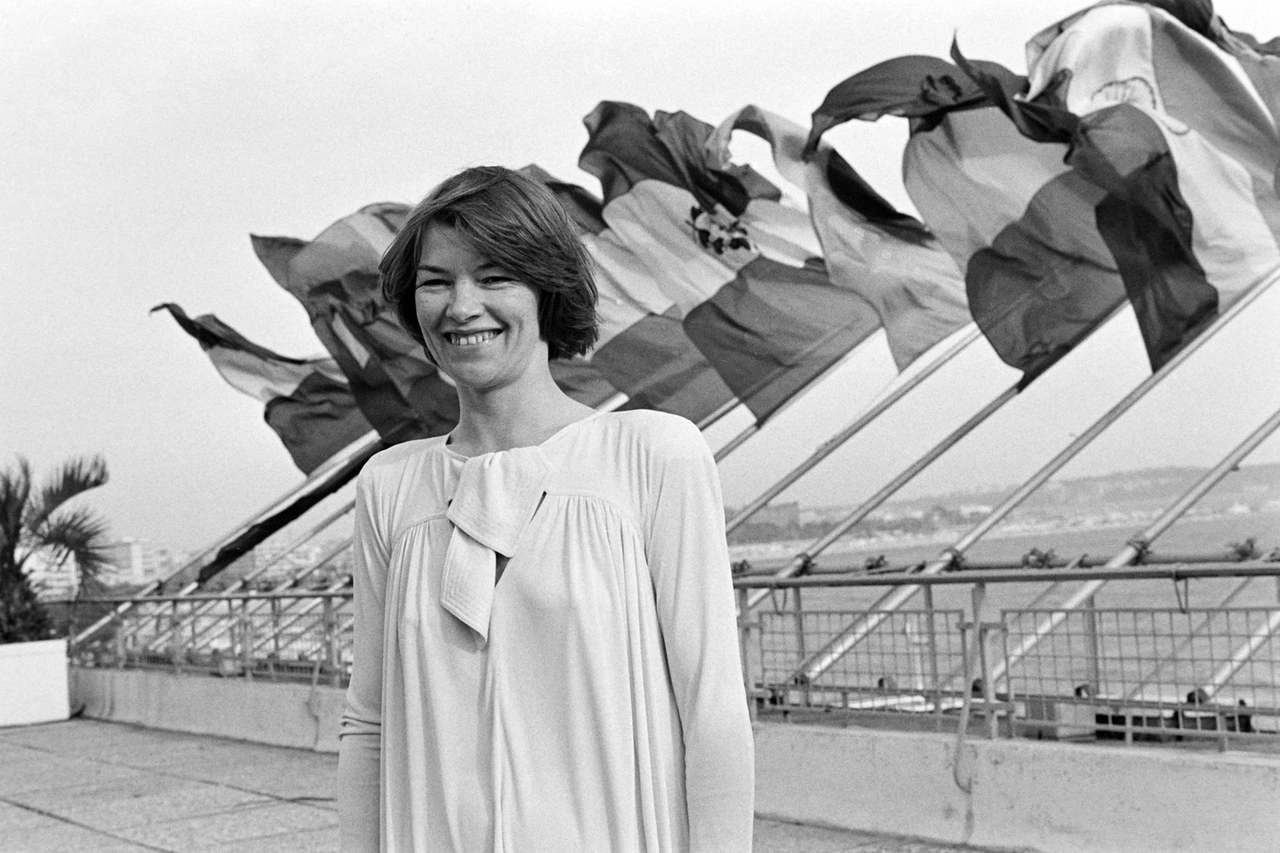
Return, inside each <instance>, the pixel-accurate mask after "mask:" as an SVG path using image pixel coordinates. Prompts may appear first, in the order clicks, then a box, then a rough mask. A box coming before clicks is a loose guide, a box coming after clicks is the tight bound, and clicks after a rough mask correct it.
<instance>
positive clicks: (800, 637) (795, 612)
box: [784, 586, 813, 707]
mask: <svg viewBox="0 0 1280 853" xmlns="http://www.w3.org/2000/svg"><path fill="white" fill-rule="evenodd" d="M788 592H792V593H795V598H794V599H793V601H794V603H793V604H792V606H791V614H792V618H793V619H794V620H795V630H796V651H797V653H798V655H799V657H798V659H799V660H801V661H804V660H808V659H809V653H808V651H806V644H805V641H804V606H803V604H802V603H801V599H800V587H798V586H797V587H793V588H791V589H790V590H788ZM784 594H785V593H784ZM803 695H804V704H805V707H809V706H810V705H812V704H813V692H812V689H811V688H810V685H809V682H807V681H806V682H805V684H804V693H803Z"/></svg>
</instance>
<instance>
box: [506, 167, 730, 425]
mask: <svg viewBox="0 0 1280 853" xmlns="http://www.w3.org/2000/svg"><path fill="white" fill-rule="evenodd" d="M520 171H521V172H522V173H523V174H525V175H526V176H527V177H530V178H533V179H534V180H536V181H539V182H540V183H542V184H543V185H544V186H546V187H547V188H548V189H550V190H551V192H552V193H553V194H554V195H555V196H556V198H557V199H558V200H559V202H560V204H561V206H562V207H564V209H565V211H566V212H567V213H568V214H569V218H570V219H571V220H572V221H573V223H574V225H575V227H576V229H577V232H578V236H579V238H580V239H581V240H582V241H583V244H584V245H585V246H586V248H587V251H588V253H589V254H590V255H591V258H592V261H593V263H594V267H595V278H596V288H597V291H598V294H599V299H598V301H597V303H596V314H597V316H598V318H599V322H600V326H599V333H600V336H599V338H598V339H597V341H596V345H595V347H594V348H593V349H592V351H591V353H590V354H589V356H588V359H589V364H590V365H591V368H592V371H593V375H594V377H596V378H598V379H599V381H602V382H605V383H607V384H608V385H609V387H611V388H613V389H614V391H615V393H622V394H625V395H627V397H628V400H627V403H626V407H627V408H642V409H659V410H662V411H667V412H673V413H675V414H679V415H683V416H684V417H686V418H689V419H690V420H692V421H694V422H695V423H698V422H700V421H702V420H703V419H705V418H707V417H709V416H710V415H712V414H713V413H714V412H716V411H717V410H718V409H720V408H721V407H722V406H723V405H725V404H726V403H731V402H732V401H733V400H734V399H735V396H734V393H733V391H732V390H731V389H730V388H729V386H728V385H726V384H725V382H724V380H723V379H722V378H721V376H720V374H719V373H717V372H716V369H715V367H714V366H712V364H711V363H710V362H709V361H707V359H706V358H705V357H704V356H703V354H702V353H701V352H700V351H699V350H698V348H697V347H696V346H695V345H694V343H693V341H692V340H691V339H690V338H689V336H688V335H687V334H686V333H685V330H684V325H683V322H682V319H683V318H682V315H681V313H680V312H679V310H678V309H677V308H676V307H675V306H674V304H673V303H672V302H671V301H670V300H669V299H667V298H666V297H665V296H664V295H663V294H662V292H661V291H660V289H659V286H658V283H657V282H655V281H653V280H652V278H651V277H650V276H649V275H648V274H647V272H646V271H645V268H644V265H643V263H642V262H641V261H639V260H637V259H636V258H635V257H634V255H633V253H632V252H631V251H630V249H629V248H628V247H626V246H625V245H624V244H623V243H622V242H621V241H620V240H618V239H616V236H615V235H613V234H612V233H611V232H609V225H608V223H606V222H605V220H604V205H603V203H602V202H601V201H600V199H599V198H597V197H596V196H594V195H593V194H592V193H591V192H589V191H588V190H586V189H584V188H583V187H581V186H578V185H577V184H573V183H569V182H566V181H561V180H559V179H557V178H555V177H553V176H552V175H551V174H550V173H548V172H547V171H545V170H544V169H542V168H541V167H539V166H536V165H529V166H526V167H524V168H523V169H521V170H520ZM555 364H556V363H555V362H552V365H553V368H554V365H555ZM562 387H563V386H562Z"/></svg>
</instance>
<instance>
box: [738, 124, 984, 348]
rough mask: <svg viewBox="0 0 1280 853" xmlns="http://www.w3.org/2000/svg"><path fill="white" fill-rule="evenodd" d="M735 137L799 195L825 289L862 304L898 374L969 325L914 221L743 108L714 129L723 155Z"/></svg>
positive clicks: (936, 249) (943, 264) (944, 264)
mask: <svg viewBox="0 0 1280 853" xmlns="http://www.w3.org/2000/svg"><path fill="white" fill-rule="evenodd" d="M735 130H742V131H745V132H748V133H751V134H753V135H755V136H758V137H760V138H761V139H763V140H765V141H766V142H768V143H769V146H770V148H771V149H772V151H773V158H774V163H775V165H777V167H778V171H779V173H781V174H782V176H783V177H785V178H786V179H787V180H788V181H790V182H791V183H793V184H795V185H796V186H798V187H800V188H802V189H803V190H804V192H805V195H806V197H807V198H808V201H809V215H810V220H811V222H812V225H813V228H814V230H815V231H816V232H817V236H818V241H819V243H820V245H821V247H822V256H823V258H824V259H825V261H826V266H827V270H828V274H829V276H830V278H831V282H832V283H833V284H835V285H837V286H838V287H844V288H848V289H849V290H852V291H853V292H854V293H857V294H858V295H859V296H861V297H862V298H863V299H865V300H866V301H867V302H868V303H869V304H870V305H871V306H872V307H873V308H874V309H875V311H876V314H877V315H878V316H879V318H880V322H881V324H882V325H883V326H884V329H885V335H886V338H887V340H888V343H889V350H890V352H891V353H892V354H893V358H894V362H895V363H896V364H897V366H898V369H899V370H902V369H904V368H906V367H907V366H908V365H909V364H911V362H913V361H915V359H916V358H917V357H919V356H920V355H921V353H923V352H925V351H926V350H927V349H929V348H930V347H932V346H933V345H934V344H936V343H937V342H938V341H940V340H942V339H943V338H945V337H946V336H947V335H949V334H951V333H952V332H954V331H955V330H956V329H959V328H960V327H961V326H964V325H966V324H967V323H969V321H970V317H969V311H968V307H967V305H966V301H965V293H964V281H963V279H961V277H960V273H959V270H957V269H956V265H955V262H954V261H953V260H952V259H951V257H950V256H949V255H948V254H947V253H946V251H945V250H944V249H943V248H942V246H941V245H940V244H939V243H938V241H937V239H936V238H935V237H934V236H933V235H932V234H931V233H930V232H929V230H928V229H927V228H925V227H924V225H922V224H921V223H920V222H919V221H918V220H916V219H914V218H913V217H911V216H908V215H906V214H904V213H900V212H899V211H897V210H895V209H894V208H893V206H892V205H890V204H889V202H887V201H885V200H884V199H883V198H881V197H880V196H879V195H878V194H877V193H876V192H875V190H874V189H872V188H871V186H870V185H868V184H867V183H866V181H864V180H863V179H862V177H861V176H860V175H859V174H858V173H857V172H856V171H854V169H853V167H852V166H850V165H849V164H848V162H846V161H845V159H844V158H843V157H841V156H840V155H839V154H837V153H836V152H835V151H834V150H833V149H832V148H831V147H830V146H828V145H827V144H826V143H822V142H818V141H816V140H815V144H814V147H813V148H812V149H811V150H809V151H808V152H807V157H806V152H805V150H804V149H805V143H806V139H805V137H806V132H805V130H804V129H803V128H802V127H801V126H800V125H798V124H795V123H794V122H792V121H789V120H788V119H785V118H783V117H781V116H779V115H776V114H774V113H771V112H769V111H767V110H763V109H760V108H759V107H754V106H750V107H744V108H743V109H741V110H739V111H738V112H736V113H734V114H733V115H731V116H729V118H727V119H726V120H725V121H724V122H722V123H721V124H720V126H719V127H718V128H717V129H716V134H715V142H716V143H717V144H718V145H720V146H722V147H723V148H724V150H726V151H727V150H728V145H729V139H730V135H731V134H732V132H733V131H735Z"/></svg>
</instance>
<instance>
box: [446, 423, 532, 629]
mask: <svg viewBox="0 0 1280 853" xmlns="http://www.w3.org/2000/svg"><path fill="white" fill-rule="evenodd" d="M550 472H551V465H550V464H549V463H548V461H547V459H546V457H545V455H544V454H543V453H542V451H541V449H540V448H538V447H518V448H513V449H511V450H502V451H498V452H495V453H485V454H481V455H480V456H473V457H471V458H470V459H468V460H467V461H466V463H465V464H463V466H462V473H461V474H460V475H459V477H458V485H457V487H456V488H455V489H454V493H453V499H452V501H451V502H450V503H449V509H448V512H446V513H445V517H446V518H448V519H449V521H450V522H451V523H452V524H453V532H452V534H450V537H449V549H448V551H447V552H446V553H445V559H444V574H443V576H442V578H441V590H440V604H441V606H443V607H444V609H445V610H448V611H449V612H450V613H452V614H453V615H454V616H456V617H457V618H458V619H459V620H460V621H462V623H463V624H465V625H466V626H467V627H469V628H471V629H472V630H473V631H475V632H476V633H477V634H479V635H480V643H481V645H484V644H486V643H488V641H489V616H490V614H491V612H492V610H493V592H494V587H495V584H496V583H497V574H498V555H499V554H501V555H502V556H504V557H507V558H511V557H513V556H514V555H515V553H516V549H517V547H518V546H519V543H520V538H521V537H522V536H523V535H524V531H525V528H526V527H528V525H529V522H530V521H531V520H532V519H533V514H534V513H535V512H536V511H537V509H538V505H539V503H541V501H542V495H543V493H544V491H545V488H544V487H545V484H546V479H547V475H548V474H549V473H550Z"/></svg>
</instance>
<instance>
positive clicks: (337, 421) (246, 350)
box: [151, 302, 373, 474]
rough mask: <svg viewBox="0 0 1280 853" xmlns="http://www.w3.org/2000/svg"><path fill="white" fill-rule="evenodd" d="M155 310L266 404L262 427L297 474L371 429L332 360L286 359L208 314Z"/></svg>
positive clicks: (231, 379)
mask: <svg viewBox="0 0 1280 853" xmlns="http://www.w3.org/2000/svg"><path fill="white" fill-rule="evenodd" d="M161 309H164V310H166V311H168V312H169V314H170V316H172V317H173V319H174V320H176V321H177V323H178V325H179V326H181V327H182V329H183V330H184V331H185V332H187V334H189V335H191V336H192V337H193V338H195V339H196V340H197V341H199V342H200V347H201V348H202V349H203V350H204V351H205V353H207V354H208V356H209V360H210V361H212V362H213V366H214V367H215V368H216V369H217V371H218V373H220V374H221V375H222V378H223V379H225V380H226V381H227V382H228V383H230V384H231V386H232V387H234V388H236V389H237V390H239V391H242V392H244V393H245V394H248V395H249V396H251V397H255V398H256V399H258V400H260V401H262V403H264V404H265V405H266V413H265V417H266V421H267V424H268V425H269V426H270V427H271V428H272V429H273V430H275V431H276V434H277V435H279V436H280V440H281V441H282V442H284V446H285V448H286V449H287V450H288V451H289V455H290V456H292V457H293V461H294V464H296V465H297V466H298V467H299V468H300V469H302V471H303V473H306V474H310V473H311V472H312V471H313V470H315V469H316V468H317V467H318V466H319V465H320V463H322V462H324V461H325V460H326V459H328V458H329V457H331V456H333V455H334V454H335V453H337V452H338V451H339V450H341V449H342V448H344V447H346V446H347V445H349V444H351V443H352V442H353V441H355V440H356V439H358V438H360V437H361V436H363V435H365V434H367V433H368V432H369V431H370V430H371V429H373V427H371V426H370V425H369V422H368V421H367V420H366V419H365V417H364V415H363V414H361V412H360V409H359V408H358V407H357V406H356V401H355V398H354V397H353V396H352V394H351V388H350V386H349V385H348V384H347V379H346V377H345V376H344V375H343V374H342V371H341V370H340V369H339V368H338V365H337V364H336V363H335V362H334V360H333V359H331V358H309V359H300V358H289V357H288V356H283V355H280V354H279V353H275V352H272V351H271V350H269V349H267V348H266V347H262V346H259V345H257V344H255V343H253V342H252V341H250V340H248V339H247V338H245V337H244V336H243V335H241V334H240V333H239V332H237V331H236V330H235V329H233V328H231V327H230V326H228V325H227V324H226V323H223V322H222V321H221V320H219V319H218V318H217V317H215V316H213V315H212V314H202V315H200V316H199V317H196V318H194V319H192V318H191V317H188V316H187V314H186V312H184V311H183V310H182V308H181V307H180V306H178V305H176V304H174V303H172V302H166V303H164V304H162V305H157V306H156V307H155V308H152V309H151V310H152V311H159V310H161Z"/></svg>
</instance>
